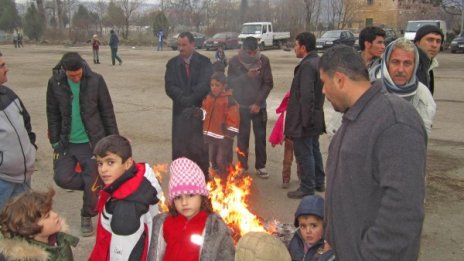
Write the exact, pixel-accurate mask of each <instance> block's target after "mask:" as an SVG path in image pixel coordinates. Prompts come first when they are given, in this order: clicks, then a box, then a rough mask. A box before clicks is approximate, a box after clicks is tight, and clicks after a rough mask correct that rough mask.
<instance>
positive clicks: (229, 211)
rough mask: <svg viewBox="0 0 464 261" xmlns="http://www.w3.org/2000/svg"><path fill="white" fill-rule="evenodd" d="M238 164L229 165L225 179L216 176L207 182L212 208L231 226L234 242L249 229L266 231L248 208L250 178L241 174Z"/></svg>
mask: <svg viewBox="0 0 464 261" xmlns="http://www.w3.org/2000/svg"><path fill="white" fill-rule="evenodd" d="M240 173H241V167H240V164H237V165H236V166H235V167H233V168H232V167H231V168H230V170H229V175H228V178H227V180H225V181H223V180H221V179H220V178H218V177H213V179H212V180H211V181H210V182H209V183H208V189H209V191H210V197H211V202H212V204H213V209H214V211H215V212H216V213H218V214H219V215H220V216H221V217H222V219H224V222H225V223H226V224H227V225H228V226H229V227H230V228H231V230H232V235H233V238H234V240H235V242H237V241H238V239H240V238H241V237H242V236H243V235H244V234H246V233H247V232H250V231H256V232H258V231H261V232H266V229H265V228H264V226H263V223H262V222H261V221H260V220H259V219H258V217H257V216H256V215H254V214H253V213H251V212H250V211H249V210H248V204H247V199H248V195H249V194H250V190H251V184H252V179H251V177H249V176H242V175H241V174H240Z"/></svg>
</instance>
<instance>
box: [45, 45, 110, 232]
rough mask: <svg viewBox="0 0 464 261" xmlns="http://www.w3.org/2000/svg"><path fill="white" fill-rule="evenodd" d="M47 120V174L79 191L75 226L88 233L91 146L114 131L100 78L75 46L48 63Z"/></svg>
mask: <svg viewBox="0 0 464 261" xmlns="http://www.w3.org/2000/svg"><path fill="white" fill-rule="evenodd" d="M47 120H48V138H49V139H50V143H51V145H52V147H53V150H54V158H53V170H54V177H53V178H54V180H55V182H56V184H57V185H58V186H60V187H62V188H65V189H71V190H83V191H84V197H83V201H84V204H83V207H82V210H81V232H82V235H83V236H91V235H92V234H93V233H94V229H93V226H92V220H91V217H93V216H95V215H96V214H97V212H96V211H95V207H96V204H97V199H98V192H99V188H101V186H100V184H101V180H100V178H99V177H98V172H97V163H96V161H95V157H94V156H93V152H92V147H93V146H95V144H96V143H97V142H98V141H99V140H100V139H101V138H103V137H105V136H108V135H111V134H118V126H117V124H116V117H115V115H114V110H113V103H112V101H111V97H110V93H109V92H108V88H107V87H106V83H105V80H104V79H103V77H102V76H101V75H99V74H97V73H95V72H92V70H90V68H89V66H88V64H87V63H86V62H85V61H84V59H82V57H81V56H80V55H79V54H78V53H76V52H69V53H66V54H64V55H63V58H61V61H60V62H59V63H58V64H57V65H56V66H55V68H53V75H52V77H50V79H49V81H48V87H47ZM78 163H79V166H80V168H81V170H80V171H79V170H78V169H77V170H76V165H77V164H78Z"/></svg>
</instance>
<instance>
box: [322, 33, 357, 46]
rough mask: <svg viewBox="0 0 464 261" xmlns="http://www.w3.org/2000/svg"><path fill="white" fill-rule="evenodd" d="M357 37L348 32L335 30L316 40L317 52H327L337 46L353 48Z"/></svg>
mask: <svg viewBox="0 0 464 261" xmlns="http://www.w3.org/2000/svg"><path fill="white" fill-rule="evenodd" d="M355 41H356V37H355V36H354V34H353V33H352V32H351V31H348V30H333V31H327V32H325V33H324V34H323V35H322V36H321V38H318V39H317V40H316V50H325V49H327V48H330V47H332V46H334V45H337V44H346V45H348V46H353V45H354V42H355Z"/></svg>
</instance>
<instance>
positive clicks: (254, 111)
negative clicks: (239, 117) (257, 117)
mask: <svg viewBox="0 0 464 261" xmlns="http://www.w3.org/2000/svg"><path fill="white" fill-rule="evenodd" d="M260 110H261V107H259V106H258V105H256V104H252V105H251V106H250V113H252V114H257V113H259V111H260Z"/></svg>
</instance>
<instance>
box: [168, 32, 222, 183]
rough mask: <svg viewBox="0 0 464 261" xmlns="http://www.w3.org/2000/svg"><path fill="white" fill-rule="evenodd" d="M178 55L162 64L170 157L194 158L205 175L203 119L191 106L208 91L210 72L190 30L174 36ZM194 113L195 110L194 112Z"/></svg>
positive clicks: (207, 62) (197, 102)
mask: <svg viewBox="0 0 464 261" xmlns="http://www.w3.org/2000/svg"><path fill="white" fill-rule="evenodd" d="M177 48H178V50H179V55H178V56H176V57H173V58H171V59H170V60H169V61H168V63H167V65H166V74H165V76H164V80H165V89H166V94H167V95H168V96H169V98H171V99H172V103H173V110H172V160H175V159H177V158H180V157H186V158H189V159H190V160H192V161H194V162H195V163H196V164H198V166H200V168H201V169H202V171H203V173H205V175H206V178H208V151H207V149H206V146H205V145H204V143H203V122H202V120H201V116H200V115H192V112H198V110H196V109H194V108H199V107H201V102H202V101H203V98H205V96H206V95H207V94H208V92H209V90H210V87H209V83H210V78H211V75H212V73H213V69H212V66H211V62H210V60H209V59H208V58H207V57H206V56H203V55H201V54H199V53H198V52H196V51H195V39H194V38H193V35H192V33H190V32H183V33H181V34H179V37H178V38H177ZM194 114H195V113H194Z"/></svg>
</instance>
